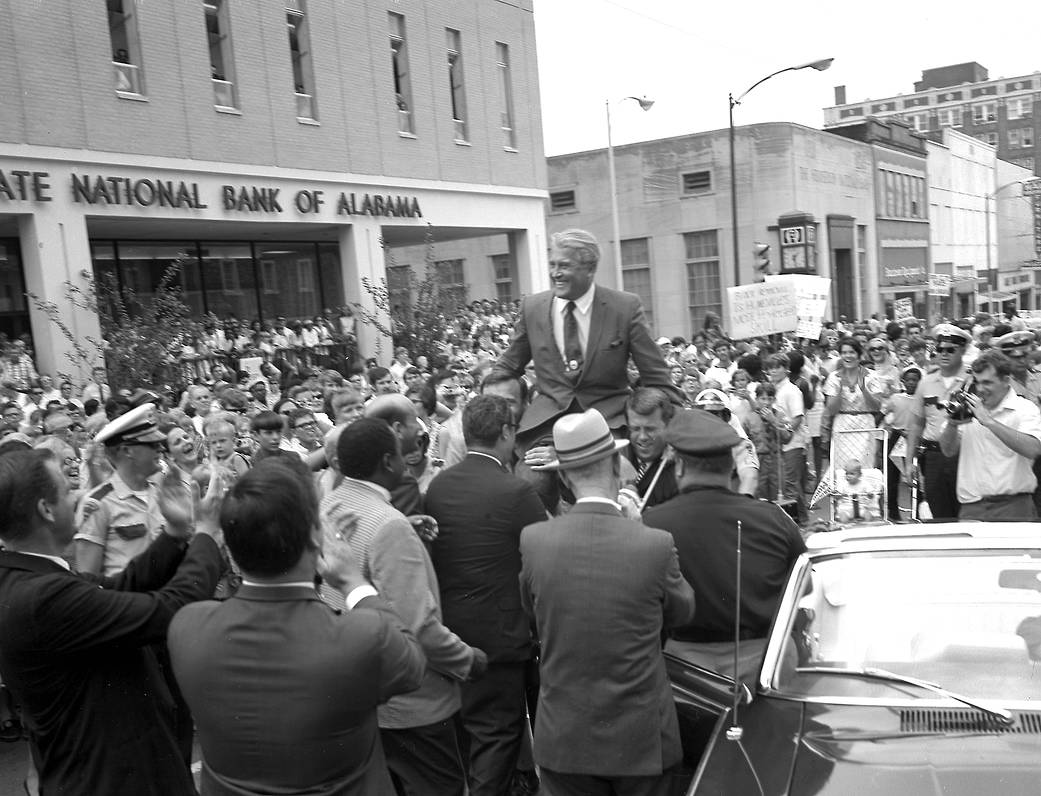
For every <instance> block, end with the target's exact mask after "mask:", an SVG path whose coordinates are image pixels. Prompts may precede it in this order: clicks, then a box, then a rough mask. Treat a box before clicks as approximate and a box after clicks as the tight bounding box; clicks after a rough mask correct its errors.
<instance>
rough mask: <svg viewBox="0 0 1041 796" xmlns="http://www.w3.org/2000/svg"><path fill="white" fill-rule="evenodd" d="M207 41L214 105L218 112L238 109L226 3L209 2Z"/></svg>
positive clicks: (207, 4) (223, 0) (204, 5)
mask: <svg viewBox="0 0 1041 796" xmlns="http://www.w3.org/2000/svg"><path fill="white" fill-rule="evenodd" d="M202 7H203V10H204V12H205V14H206V39H207V41H208V42H209V46H210V77H211V79H212V80H213V104H214V105H216V106H217V107H219V108H237V107H238V106H239V104H238V101H237V99H236V96H235V62H234V60H233V59H232V55H231V22H230V21H229V19H228V3H227V2H226V0H206V2H204V3H203V4H202Z"/></svg>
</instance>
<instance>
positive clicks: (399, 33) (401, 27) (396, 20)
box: [387, 11, 416, 135]
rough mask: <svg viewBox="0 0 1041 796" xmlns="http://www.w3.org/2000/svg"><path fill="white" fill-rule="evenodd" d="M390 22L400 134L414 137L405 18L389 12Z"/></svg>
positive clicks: (392, 66)
mask: <svg viewBox="0 0 1041 796" xmlns="http://www.w3.org/2000/svg"><path fill="white" fill-rule="evenodd" d="M387 19H388V20H389V22H390V68H391V71H392V74H393V76H394V102H395V104H396V105H397V109H398V132H399V133H404V134H405V135H413V134H414V133H415V132H416V127H415V124H414V123H413V119H412V80H411V78H410V77H409V71H408V45H407V44H406V41H405V18H404V17H403V16H402V15H401V14H395V13H394V12H393V11H391V12H388V14H387Z"/></svg>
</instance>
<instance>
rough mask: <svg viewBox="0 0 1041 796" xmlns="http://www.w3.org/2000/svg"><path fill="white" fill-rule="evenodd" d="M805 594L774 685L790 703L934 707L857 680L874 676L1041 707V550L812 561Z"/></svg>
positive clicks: (886, 683)
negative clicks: (812, 700)
mask: <svg viewBox="0 0 1041 796" xmlns="http://www.w3.org/2000/svg"><path fill="white" fill-rule="evenodd" d="M798 588H799V592H800V594H801V597H800V598H799V599H798V600H797V607H796V610H795V612H794V614H793V615H792V617H791V618H790V620H789V622H788V624H787V630H786V641H785V645H784V648H783V651H782V654H781V656H780V660H779V661H778V664H777V666H776V668H775V670H774V672H773V677H772V680H771V682H772V683H773V685H774V687H775V688H777V689H778V690H779V691H781V692H783V693H789V694H793V695H796V694H797V695H805V696H815V697H869V698H880V699H885V698H889V699H892V698H907V697H920V698H923V699H925V698H935V697H936V693H935V692H930V691H929V690H927V689H924V688H916V687H915V686H914V685H912V684H909V683H901V682H898V681H895V680H893V679H889V680H886V679H884V678H868V677H857V676H856V671H854V670H865V669H875V670H883V671H887V672H892V673H896V674H898V675H902V676H905V677H911V678H917V679H919V680H926V681H929V682H931V683H936V684H938V685H940V686H942V687H943V688H945V689H948V690H950V691H955V692H959V693H961V694H964V695H966V696H970V697H972V698H974V699H983V700H1001V701H1021V700H1034V699H1041V550H1027V549H1023V550H1007V549H1006V550H983V551H981V550H954V551H951V550H945V551H942V552H936V551H927V552H921V551H914V552H899V553H852V554H847V555H841V556H835V557H831V558H824V559H820V560H818V561H816V562H814V564H813V565H812V567H810V568H809V570H808V571H807V573H806V574H805V575H804V576H803V578H802V579H801V583H800V584H799V587H798ZM814 669H820V670H822V671H820V672H819V673H814ZM828 669H830V670H832V671H831V672H827V671H824V670H828ZM836 669H846V670H851V671H850V672H849V675H850V676H848V677H846V676H843V673H842V672H836V671H835V670H836ZM836 674H838V675H839V676H835V675H836ZM825 675H830V676H825Z"/></svg>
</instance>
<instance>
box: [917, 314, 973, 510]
mask: <svg viewBox="0 0 1041 796" xmlns="http://www.w3.org/2000/svg"><path fill="white" fill-rule="evenodd" d="M933 337H934V338H935V339H936V359H935V360H934V361H935V362H936V363H937V364H938V365H939V370H935V371H933V372H931V373H926V374H925V375H924V376H923V377H922V381H921V383H920V384H919V385H918V389H917V390H915V393H914V396H913V397H912V400H911V408H910V420H909V422H908V424H907V460H908V466H907V468H906V469H905V470H904V480H906V481H907V483H908V484H910V483H911V482H912V481H913V480H914V471H915V467H916V466H917V467H918V468H920V469H921V472H922V478H923V481H924V486H925V497H926V499H927V500H928V501H929V509H930V511H931V512H932V516H933V517H934V518H935V519H938V520H939V519H950V520H954V519H957V518H958V509H959V504H958V492H957V486H958V459H957V457H954V458H948V457H946V456H944V455H943V453H942V452H941V451H940V432H941V431H942V429H943V424H944V422H945V421H946V420H947V418H948V414H947V410H946V406H947V400H948V399H949V398H950V397H951V396H952V395H954V394H956V393H958V392H959V391H960V390H962V388H964V387H965V384H966V382H967V381H968V375H967V374H966V369H965V363H964V362H963V360H962V356H963V354H964V353H965V347H966V346H967V345H968V344H969V343H970V342H971V341H972V335H970V334H969V333H968V332H966V331H965V330H964V329H959V328H958V327H957V326H952V325H951V324H949V323H943V324H940V325H939V326H937V327H936V328H934V329H933Z"/></svg>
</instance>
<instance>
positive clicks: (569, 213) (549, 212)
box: [546, 207, 578, 216]
mask: <svg viewBox="0 0 1041 796" xmlns="http://www.w3.org/2000/svg"><path fill="white" fill-rule="evenodd" d="M576 213H578V208H577V207H569V208H568V209H567V210H547V211H546V215H547V216H573V215H575V214H576Z"/></svg>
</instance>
